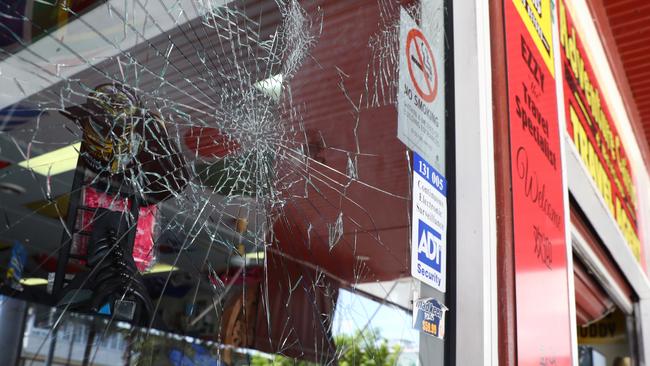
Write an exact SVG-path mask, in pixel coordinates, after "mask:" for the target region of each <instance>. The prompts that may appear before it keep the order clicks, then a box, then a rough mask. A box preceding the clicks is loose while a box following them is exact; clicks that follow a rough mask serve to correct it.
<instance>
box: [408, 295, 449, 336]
mask: <svg viewBox="0 0 650 366" xmlns="http://www.w3.org/2000/svg"><path fill="white" fill-rule="evenodd" d="M447 310H448V309H447V307H446V306H444V305H443V304H441V303H440V302H438V300H436V299H434V298H432V297H430V298H425V299H418V300H416V301H415V303H414V304H413V328H415V329H417V330H419V331H421V332H423V333H426V334H429V335H432V336H434V337H438V338H440V339H442V338H444V336H445V313H446V312H447Z"/></svg>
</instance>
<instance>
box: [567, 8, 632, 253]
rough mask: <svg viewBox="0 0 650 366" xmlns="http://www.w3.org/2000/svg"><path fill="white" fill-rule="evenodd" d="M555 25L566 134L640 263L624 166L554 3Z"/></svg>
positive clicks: (603, 106)
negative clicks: (559, 52) (558, 41)
mask: <svg viewBox="0 0 650 366" xmlns="http://www.w3.org/2000/svg"><path fill="white" fill-rule="evenodd" d="M559 24H560V46H561V47H560V49H561V50H562V51H561V60H562V75H563V83H562V84H563V88H564V98H565V102H564V106H565V113H566V121H567V131H568V133H569V136H571V140H572V141H573V144H574V145H575V147H576V149H577V150H578V153H579V154H580V158H581V159H582V162H583V163H584V164H585V166H586V167H587V170H588V171H589V173H590V175H591V177H592V179H593V181H594V183H595V184H596V187H597V188H598V191H599V192H600V196H601V197H602V198H603V200H604V201H605V204H606V206H607V208H608V210H609V212H610V214H611V215H612V217H613V218H614V219H615V220H616V223H617V225H618V227H619V228H620V229H621V232H622V233H623V236H624V237H625V240H626V241H627V243H628V245H629V246H630V248H631V249H632V252H633V253H634V255H635V256H636V258H637V260H640V258H641V243H640V241H639V236H638V227H637V220H636V204H637V198H636V190H635V187H634V179H633V176H632V170H631V167H630V162H629V160H628V158H627V154H626V153H625V148H624V147H623V146H622V144H621V139H620V137H619V134H618V131H617V130H616V126H615V125H614V123H613V120H612V117H611V115H610V114H609V109H608V107H607V103H606V101H605V100H604V99H603V96H602V94H601V90H600V87H599V85H598V80H597V79H596V77H595V75H594V72H593V69H592V67H591V63H590V62H589V58H588V57H587V54H586V52H585V49H584V47H583V45H582V41H581V40H580V37H579V36H578V34H577V32H576V29H575V27H574V25H573V20H572V18H571V15H570V14H569V12H568V9H567V8H566V6H565V5H564V2H563V1H560V2H559Z"/></svg>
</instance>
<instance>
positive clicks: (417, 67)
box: [406, 28, 438, 103]
mask: <svg viewBox="0 0 650 366" xmlns="http://www.w3.org/2000/svg"><path fill="white" fill-rule="evenodd" d="M406 57H407V65H408V70H409V76H410V77H411V82H412V83H413V87H415V90H416V91H417V93H418V95H419V96H420V97H421V98H422V99H423V100H424V101H425V102H427V103H431V102H433V100H434V99H436V95H437V94H438V70H437V69H436V61H435V59H434V58H433V52H432V51H431V46H429V42H427V39H426V38H425V37H424V34H422V32H421V31H420V30H419V29H417V28H413V29H411V30H410V31H409V32H408V35H407V37H406Z"/></svg>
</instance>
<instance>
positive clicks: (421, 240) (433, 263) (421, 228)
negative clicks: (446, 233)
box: [418, 220, 442, 272]
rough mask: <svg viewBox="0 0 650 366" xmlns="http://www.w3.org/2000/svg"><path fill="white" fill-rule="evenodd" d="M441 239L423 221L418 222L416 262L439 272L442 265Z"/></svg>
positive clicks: (438, 234)
mask: <svg viewBox="0 0 650 366" xmlns="http://www.w3.org/2000/svg"><path fill="white" fill-rule="evenodd" d="M440 240H442V237H441V236H440V233H438V232H437V231H435V230H434V229H433V228H432V227H431V226H429V225H427V224H426V223H425V222H424V221H422V220H418V260H419V261H420V262H421V263H423V264H425V265H427V266H429V267H431V268H432V269H434V270H436V271H438V272H440V270H441V263H442V246H441V245H440Z"/></svg>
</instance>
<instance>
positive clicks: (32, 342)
mask: <svg viewBox="0 0 650 366" xmlns="http://www.w3.org/2000/svg"><path fill="white" fill-rule="evenodd" d="M425 3H427V4H428V5H426V7H425ZM431 4H433V5H431ZM427 7H428V8H427ZM431 7H433V8H434V10H435V12H438V13H439V12H442V11H443V6H442V1H426V0H423V1H422V2H420V1H398V0H358V1H347V0H336V1H335V0H304V1H298V0H236V1H228V0H19V1H11V0H0V85H2V87H1V88H0V211H1V212H2V213H1V217H0V222H1V225H0V269H1V270H3V271H6V272H7V276H6V280H5V283H4V285H3V287H2V290H1V292H2V294H4V295H6V296H9V297H12V298H19V299H22V300H25V301H28V302H30V304H29V306H27V307H26V308H25V309H24V314H25V315H24V319H25V320H24V326H23V327H22V328H21V327H20V326H19V328H20V329H18V331H19V332H23V333H24V338H23V342H22V346H21V347H22V348H21V352H20V358H21V360H22V362H23V364H25V365H45V364H84V365H85V364H97V365H100V364H106V365H108V364H111V365H114V364H138V365H199V364H200V365H249V364H252V365H270V364H273V365H285V364H300V365H311V364H333V365H336V364H348V365H362V364H368V363H367V362H370V361H372V362H374V363H372V364H376V365H417V364H442V363H441V362H442V361H441V360H442V354H436V355H433V356H432V355H428V356H426V358H423V357H424V356H422V353H421V349H422V347H423V346H424V345H425V344H426V345H428V344H430V342H434V343H435V342H438V343H437V344H435V345H434V346H432V347H434V348H435V347H437V348H435V349H436V350H440V352H439V353H441V352H442V351H441V350H442V341H439V340H432V339H428V338H427V339H426V340H425V341H423V340H422V339H423V338H421V335H420V334H419V332H418V331H416V330H414V329H412V324H411V313H410V312H411V310H412V301H413V293H414V291H420V285H419V284H418V283H417V281H415V280H413V279H412V278H411V276H410V244H409V243H410V235H409V233H410V210H411V198H410V195H411V193H410V192H411V187H410V184H411V183H410V182H411V180H412V171H411V168H410V166H411V159H412V155H411V152H410V150H409V149H407V147H406V146H405V145H404V144H402V143H401V142H400V141H399V140H398V139H397V137H396V129H397V109H396V104H397V90H398V88H397V83H398V72H399V55H398V51H399V38H398V37H399V14H400V8H404V9H406V10H407V11H408V12H409V14H410V15H411V16H412V17H413V18H414V19H416V20H417V21H418V22H419V23H420V24H421V26H422V27H423V28H427V27H428V29H431V31H432V32H443V27H442V24H437V23H436V24H432V21H430V20H428V19H429V18H428V17H427V16H425V15H422V14H425V13H426V14H428V12H425V11H424V10H423V9H430V8H431ZM437 46H438V47H442V46H441V45H437ZM441 171H444V166H443V167H441ZM15 248H23V249H24V252H25V254H24V255H22V254H20V253H22V252H21V250H23V249H15ZM15 253H19V254H15ZM21 258H23V259H24V260H21ZM12 261H13V263H18V264H17V265H16V266H12V265H11V263H12ZM9 272H11V273H9ZM423 293H424V292H423ZM434 295H435V294H434ZM436 296H438V297H439V298H440V299H444V296H443V295H441V294H438V295H436ZM9 297H5V298H4V299H5V300H3V304H2V305H0V306H5V303H7V304H8V303H10V302H11V301H13V300H11V299H10V298H9ZM7 306H8V305H7ZM3 327H4V326H3ZM10 328H11V327H9V328H8V329H10ZM0 333H1V332H0ZM0 337H1V335H0ZM425 337H426V336H425ZM369 360H370V361H369ZM48 362H53V363H48ZM364 362H365V363H364Z"/></svg>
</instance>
